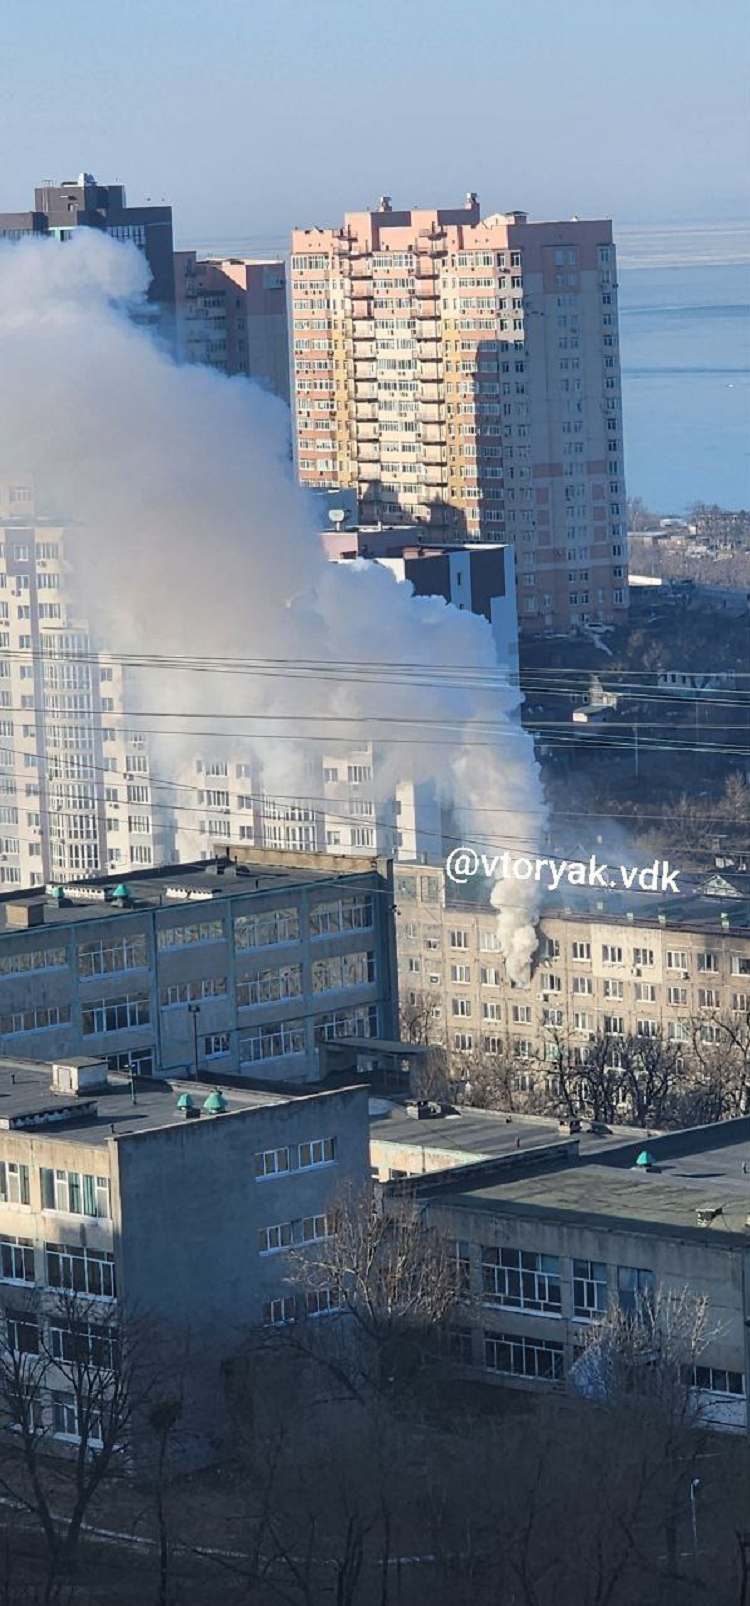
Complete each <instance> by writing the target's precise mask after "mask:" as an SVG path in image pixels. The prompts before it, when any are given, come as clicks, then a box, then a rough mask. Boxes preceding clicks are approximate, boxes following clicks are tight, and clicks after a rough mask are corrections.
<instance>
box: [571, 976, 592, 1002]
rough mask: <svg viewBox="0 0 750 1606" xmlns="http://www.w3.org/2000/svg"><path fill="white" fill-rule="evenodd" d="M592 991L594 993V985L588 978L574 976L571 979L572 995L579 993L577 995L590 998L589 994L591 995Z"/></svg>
mask: <svg viewBox="0 0 750 1606" xmlns="http://www.w3.org/2000/svg"><path fill="white" fill-rule="evenodd" d="M593 991H594V983H593V981H592V980H591V977H590V976H574V977H573V992H574V993H579V994H581V993H585V994H586V995H587V996H589V997H590V996H591V994H592V993H593Z"/></svg>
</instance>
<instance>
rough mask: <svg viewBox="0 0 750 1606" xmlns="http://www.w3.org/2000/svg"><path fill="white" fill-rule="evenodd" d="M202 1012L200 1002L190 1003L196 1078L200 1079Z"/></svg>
mask: <svg viewBox="0 0 750 1606" xmlns="http://www.w3.org/2000/svg"><path fill="white" fill-rule="evenodd" d="M200 1012H201V1006H200V1004H188V1013H189V1014H190V1015H192V1017H193V1059H194V1061H195V1071H194V1075H195V1080H196V1082H197V1080H198V1016H199V1015H200Z"/></svg>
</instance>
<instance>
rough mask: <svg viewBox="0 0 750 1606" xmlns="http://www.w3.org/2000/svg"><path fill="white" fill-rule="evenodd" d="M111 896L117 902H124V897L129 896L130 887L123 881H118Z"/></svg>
mask: <svg viewBox="0 0 750 1606" xmlns="http://www.w3.org/2000/svg"><path fill="white" fill-rule="evenodd" d="M112 897H113V899H114V900H115V901H116V902H117V903H124V902H125V899H126V898H129V897H130V888H129V887H127V886H126V885H125V882H124V881H118V883H117V886H116V887H115V890H114V892H113V893H112Z"/></svg>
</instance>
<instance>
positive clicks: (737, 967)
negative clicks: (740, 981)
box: [731, 954, 750, 976]
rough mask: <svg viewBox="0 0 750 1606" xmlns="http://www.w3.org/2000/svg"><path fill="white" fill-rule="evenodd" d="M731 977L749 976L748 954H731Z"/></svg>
mask: <svg viewBox="0 0 750 1606" xmlns="http://www.w3.org/2000/svg"><path fill="white" fill-rule="evenodd" d="M731 970H732V975H733V976H750V954H732V960H731Z"/></svg>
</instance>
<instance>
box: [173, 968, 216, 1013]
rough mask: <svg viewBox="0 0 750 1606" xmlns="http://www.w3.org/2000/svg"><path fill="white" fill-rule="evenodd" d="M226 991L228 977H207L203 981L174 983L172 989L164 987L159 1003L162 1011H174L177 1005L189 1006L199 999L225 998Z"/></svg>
mask: <svg viewBox="0 0 750 1606" xmlns="http://www.w3.org/2000/svg"><path fill="white" fill-rule="evenodd" d="M226 990H227V979H226V976H205V977H203V979H202V980H201V981H179V982H173V983H172V985H171V987H162V989H161V992H160V993H159V1003H160V1005H161V1007H162V1009H172V1008H173V1007H174V1006H175V1005H176V1004H189V1003H192V1002H194V1001H195V1000H196V999H198V998H223V997H224V996H225V994H226Z"/></svg>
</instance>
